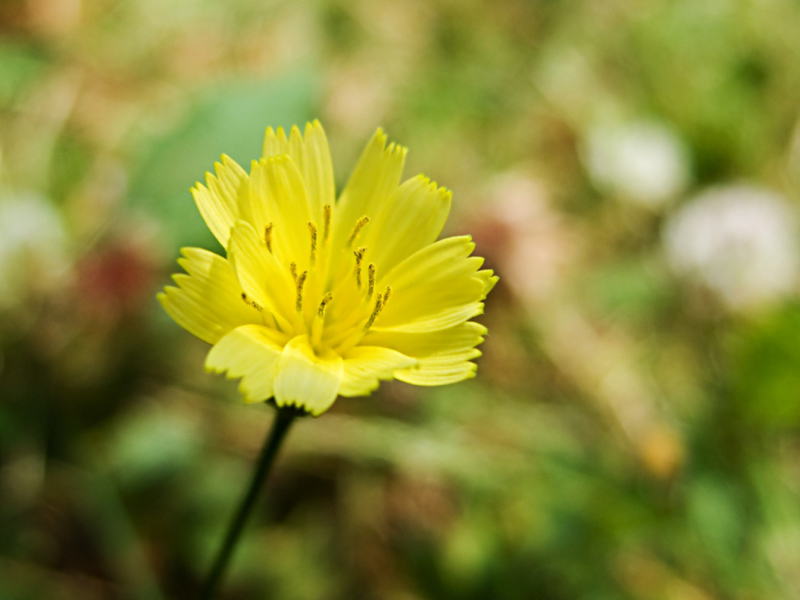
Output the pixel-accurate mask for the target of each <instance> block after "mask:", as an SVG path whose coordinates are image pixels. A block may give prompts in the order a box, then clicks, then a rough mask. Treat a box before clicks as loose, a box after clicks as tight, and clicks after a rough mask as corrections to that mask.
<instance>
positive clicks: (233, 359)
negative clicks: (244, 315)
mask: <svg viewBox="0 0 800 600" xmlns="http://www.w3.org/2000/svg"><path fill="white" fill-rule="evenodd" d="M281 339H282V338H281V336H280V335H279V334H277V333H276V332H275V331H274V330H270V329H267V328H266V327H260V326H258V325H244V326H242V327H238V328H237V329H234V330H233V331H231V332H230V333H229V334H228V335H226V336H225V337H224V338H222V339H221V340H220V341H219V342H218V343H217V345H216V346H214V347H213V348H212V349H211V351H210V352H209V353H208V357H207V358H206V371H214V372H216V373H222V372H224V371H227V372H228V375H227V377H228V379H237V378H239V377H241V378H242V381H241V383H240V384H239V390H240V391H241V392H242V394H244V400H245V402H261V401H263V400H266V399H268V398H270V397H271V396H272V391H273V382H274V380H275V371H276V368H277V366H278V361H279V360H280V357H281V352H282V350H283V348H282V344H281V343H280V342H281ZM284 341H285V340H284Z"/></svg>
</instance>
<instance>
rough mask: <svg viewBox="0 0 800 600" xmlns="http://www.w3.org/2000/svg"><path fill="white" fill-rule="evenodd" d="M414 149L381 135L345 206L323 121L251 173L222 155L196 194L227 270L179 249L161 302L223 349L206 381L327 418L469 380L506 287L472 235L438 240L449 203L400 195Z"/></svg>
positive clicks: (279, 134)
mask: <svg viewBox="0 0 800 600" xmlns="http://www.w3.org/2000/svg"><path fill="white" fill-rule="evenodd" d="M405 155H406V149H405V148H402V147H400V146H396V145H395V144H389V145H388V146H387V145H386V136H385V135H384V134H383V132H382V131H381V130H380V129H379V130H378V131H377V132H376V133H375V135H374V136H373V138H372V140H371V141H370V142H369V144H367V147H366V148H365V150H364V152H363V153H362V155H361V158H360V160H359V162H358V164H357V165H356V168H355V170H354V171H353V174H352V176H351V177H350V181H349V182H348V183H347V186H346V187H345V189H344V191H343V192H342V194H341V196H340V197H339V201H338V202H335V192H334V179H333V167H332V165H331V157H330V151H329V149H328V141H327V139H326V137H325V132H324V131H323V129H322V126H321V125H320V124H319V122H318V121H315V122H314V123H310V124H308V125H306V130H305V134H304V135H303V134H301V133H300V130H299V129H298V128H297V127H293V128H292V131H291V133H290V135H289V137H288V139H287V137H286V135H285V133H284V132H283V130H282V129H281V128H278V130H277V131H273V130H272V128H269V129H267V133H266V136H265V139H264V155H263V157H262V158H261V159H260V160H257V161H253V163H252V165H251V167H250V174H249V175H248V174H247V173H246V172H245V171H244V170H243V169H242V168H241V167H240V166H239V165H237V164H236V163H235V162H234V161H233V160H232V159H230V158H229V157H227V156H224V155H223V156H222V162H221V163H217V164H215V165H214V166H215V169H216V176H214V175H212V174H211V173H207V174H206V185H205V186H204V185H202V184H200V183H198V184H196V186H195V187H194V188H193V189H192V193H193V195H194V199H195V201H196V203H197V207H198V208H199V209H200V213H201V214H202V216H203V218H204V219H205V222H206V223H207V224H208V227H209V228H210V229H211V231H212V232H213V233H214V235H215V236H216V237H217V239H218V240H219V241H220V243H221V244H222V245H223V246H224V247H225V248H226V250H227V259H226V258H223V257H221V256H218V255H217V254H214V253H212V252H208V251H206V250H201V249H199V248H184V249H183V250H182V254H183V258H181V259H179V260H178V262H179V263H180V265H181V266H182V267H183V268H184V269H185V270H186V272H187V273H188V274H178V275H174V276H173V278H174V280H175V283H177V285H178V287H167V288H165V290H164V292H162V293H161V294H159V295H158V299H159V300H160V301H161V304H162V305H163V306H164V308H165V309H166V311H167V312H168V313H169V314H170V316H171V317H172V318H173V319H175V321H177V322H178V324H180V325H181V326H182V327H184V328H186V329H187V330H188V331H190V332H191V333H193V334H194V335H196V336H197V337H199V338H200V339H202V340H205V341H206V342H208V343H210V344H213V348H211V351H210V352H209V354H208V358H207V360H206V370H207V371H215V372H218V373H221V372H226V371H227V374H228V377H229V378H241V384H240V386H239V389H240V390H241V391H242V393H243V394H244V396H245V401H247V402H260V401H263V400H267V399H269V398H272V397H274V398H275V402H276V403H277V405H278V406H286V405H295V406H297V407H301V408H303V409H305V410H306V411H308V412H310V413H311V414H313V415H319V414H321V413H323V412H324V411H326V410H327V409H328V408H329V407H330V406H331V404H333V402H334V400H335V399H336V397H337V395H341V396H365V395H368V394H370V393H371V392H372V391H374V390H375V389H376V388H377V387H378V385H379V381H380V380H382V379H384V380H385V379H391V378H396V379H399V380H401V381H405V382H408V383H412V384H416V385H443V384H447V383H454V382H456V381H461V380H462V379H466V378H468V377H473V376H474V374H475V369H476V367H475V364H474V363H472V362H470V360H471V359H473V358H475V357H477V356H479V355H480V352H479V351H478V350H477V349H476V348H475V346H477V345H478V344H480V343H481V342H482V341H483V336H484V335H485V334H486V329H485V328H484V327H483V326H482V325H479V324H477V323H473V322H470V321H469V319H471V318H472V317H474V316H476V315H479V314H481V313H482V312H483V299H484V298H485V297H486V294H487V293H488V292H489V290H491V288H492V287H493V286H494V284H495V282H496V281H497V277H495V276H494V275H493V274H492V271H489V270H480V267H481V264H482V263H483V259H481V258H477V257H470V256H469V255H470V254H471V252H472V249H473V247H474V244H473V243H472V241H471V239H470V237H469V236H464V237H451V238H446V239H442V240H439V241H436V240H437V238H438V237H439V234H440V232H441V231H442V227H443V226H444V224H445V221H446V220H447V215H448V213H449V211H450V199H451V193H450V191H448V190H446V189H444V188H441V187H437V186H436V184H435V183H431V181H430V180H429V179H427V178H425V177H423V176H421V175H419V176H417V177H413V178H411V179H408V180H406V181H405V182H403V183H400V177H401V174H402V170H403V163H404V161H405Z"/></svg>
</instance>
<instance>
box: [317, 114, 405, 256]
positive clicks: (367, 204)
mask: <svg viewBox="0 0 800 600" xmlns="http://www.w3.org/2000/svg"><path fill="white" fill-rule="evenodd" d="M386 141H387V138H386V134H384V133H383V131H382V130H381V129H378V130H377V131H376V132H375V135H374V136H372V139H371V140H370V141H369V143H368V144H367V147H366V148H365V149H364V152H363V153H362V154H361V158H360V159H359V161H358V164H357V165H356V167H355V169H354V170H353V174H352V175H351V176H350V180H349V181H348V182H347V185H346V186H345V188H344V191H343V192H342V195H341V197H340V198H339V203H338V204H337V205H336V213H335V215H334V239H333V243H334V247H335V248H341V247H343V246H344V245H345V244H346V242H347V240H348V238H349V237H350V233H351V231H352V230H353V226H354V225H355V224H356V221H358V220H359V219H360V218H361V217H363V216H367V217H369V218H370V219H374V218H375V217H376V216H377V215H378V213H380V211H381V210H382V209H383V206H384V204H385V203H386V201H387V200H388V198H389V196H390V195H391V194H392V192H394V190H395V189H396V188H397V186H398V184H399V183H400V177H401V175H402V173H403V163H404V162H405V158H406V149H405V148H403V147H401V146H396V145H395V144H389V145H388V146H387V145H386ZM367 227H369V225H368V226H367ZM358 245H361V244H358Z"/></svg>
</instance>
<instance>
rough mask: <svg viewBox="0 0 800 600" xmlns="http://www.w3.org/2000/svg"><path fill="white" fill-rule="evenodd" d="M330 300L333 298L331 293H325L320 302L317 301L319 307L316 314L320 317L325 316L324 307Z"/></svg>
mask: <svg viewBox="0 0 800 600" xmlns="http://www.w3.org/2000/svg"><path fill="white" fill-rule="evenodd" d="M331 300H333V294H331V293H330V292H328V293H327V294H325V296H323V298H322V302H320V303H319V309H318V310H317V315H319V318H320V319H323V318H325V307H326V306H327V305H328V303H329V302H330V301H331Z"/></svg>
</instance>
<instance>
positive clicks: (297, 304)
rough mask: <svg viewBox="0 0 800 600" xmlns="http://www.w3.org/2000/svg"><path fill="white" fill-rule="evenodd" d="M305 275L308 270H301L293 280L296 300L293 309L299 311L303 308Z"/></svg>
mask: <svg viewBox="0 0 800 600" xmlns="http://www.w3.org/2000/svg"><path fill="white" fill-rule="evenodd" d="M292 264H294V263H292ZM307 275H308V271H303V272H302V273H300V276H299V277H298V278H297V281H296V282H295V285H297V301H296V302H295V310H297V312H301V311H302V310H303V285H305V283H306V276H307Z"/></svg>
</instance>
